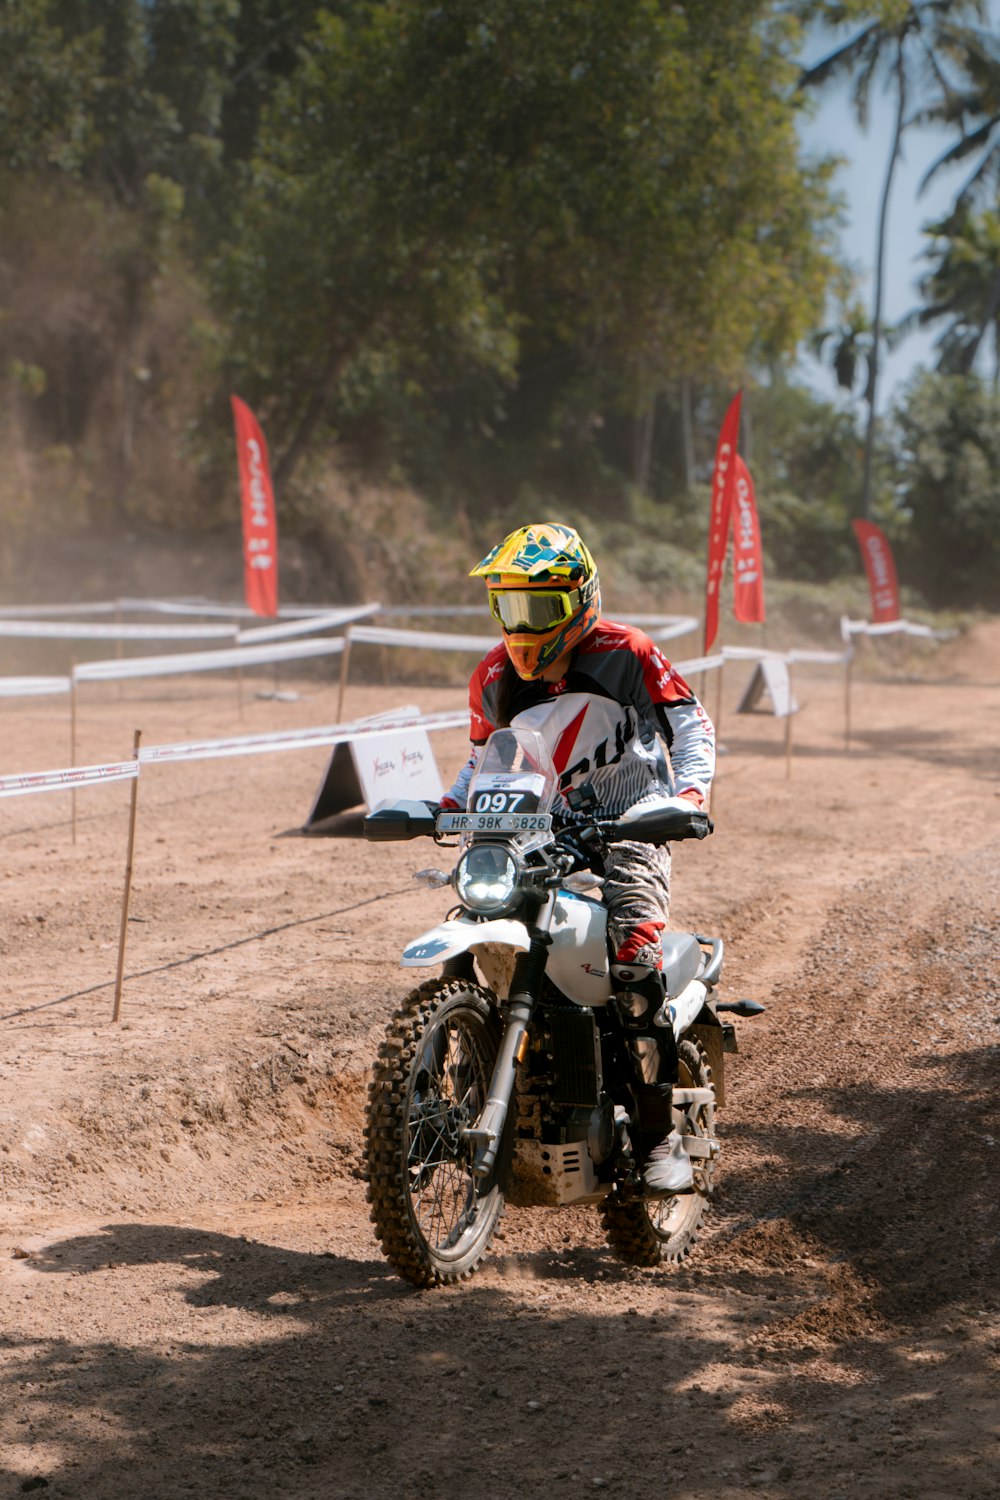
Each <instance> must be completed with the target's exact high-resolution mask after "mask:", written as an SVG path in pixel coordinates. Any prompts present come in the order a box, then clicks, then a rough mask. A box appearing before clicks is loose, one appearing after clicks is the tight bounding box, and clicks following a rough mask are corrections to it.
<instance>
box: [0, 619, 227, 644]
mask: <svg viewBox="0 0 1000 1500" xmlns="http://www.w3.org/2000/svg"><path fill="white" fill-rule="evenodd" d="M0 636H14V637H18V638H25V639H34V640H56V641H209V640H216V641H217V640H230V641H231V640H235V639H236V626H235V625H83V624H74V625H57V624H55V623H54V622H53V621H51V620H34V621H27V620H0Z"/></svg>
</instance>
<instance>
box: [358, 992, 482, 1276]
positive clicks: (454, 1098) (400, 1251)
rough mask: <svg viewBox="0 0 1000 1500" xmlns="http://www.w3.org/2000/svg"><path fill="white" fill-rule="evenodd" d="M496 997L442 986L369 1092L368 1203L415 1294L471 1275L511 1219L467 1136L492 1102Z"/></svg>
mask: <svg viewBox="0 0 1000 1500" xmlns="http://www.w3.org/2000/svg"><path fill="white" fill-rule="evenodd" d="M491 1002H492V996H491V995H490V992H489V991H488V990H484V989H480V988H479V987H478V986H477V985H471V984H467V983H464V982H461V981H456V980H447V979H442V980H434V981H432V982H431V983H429V984H425V985H422V986H421V987H420V989H418V990H414V991H413V993H412V994H410V995H408V996H407V998H406V1000H404V1002H403V1004H402V1005H401V1006H400V1008H399V1010H398V1011H397V1012H396V1014H395V1016H394V1017H393V1019H392V1020H391V1021H390V1023H389V1026H388V1029H387V1031H386V1036H385V1041H384V1042H383V1043H382V1045H381V1047H380V1048H379V1054H378V1058H377V1060H376V1063H375V1071H374V1077H373V1079H372V1082H371V1084H370V1086H369V1090H368V1116H367V1123H366V1126H365V1150H366V1157H367V1168H368V1201H369V1203H370V1204H371V1220H372V1223H373V1224H374V1225H375V1233H376V1235H377V1236H378V1238H379V1239H380V1240H381V1241H382V1250H383V1253H384V1254H385V1257H386V1259H387V1260H388V1261H389V1263H390V1265H392V1266H393V1267H394V1269H395V1270H396V1271H398V1273H399V1275H400V1276H402V1277H403V1278H404V1280H406V1281H409V1282H412V1283H413V1285H414V1286H434V1285H439V1284H441V1283H447V1282H452V1281H459V1280H461V1279H462V1278H463V1277H465V1276H469V1275H470V1274H471V1273H472V1272H473V1271H474V1270H475V1269H476V1267H477V1266H478V1264H479V1262H480V1261H481V1260H482V1258H483V1256H484V1255H485V1254H486V1251H487V1250H488V1248H489V1245H490V1242H491V1240H492V1239H493V1235H494V1232H495V1231H496V1227H497V1223H498V1221H499V1219H500V1215H501V1213H502V1212H503V1194H502V1192H501V1189H500V1186H499V1182H498V1180H497V1178H498V1173H496V1172H495V1173H493V1174H492V1175H491V1176H490V1177H487V1178H486V1179H485V1180H482V1179H480V1178H477V1177H474V1176H473V1175H472V1156H473V1152H472V1150H471V1148H470V1147H469V1145H468V1144H467V1143H466V1142H465V1141H464V1140H463V1138H462V1132H463V1130H464V1129H465V1128H466V1127H467V1126H469V1125H472V1124H474V1122H475V1120H476V1119H477V1117H478V1116H479V1114H480V1112H481V1110H482V1108H483V1105H484V1104H485V1102H486V1095H487V1092H488V1089H489V1084H490V1079H491V1078H492V1076H493V1066H494V1063H495V1062H496V1056H497V1049H498V1046H499V1041H500V1031H501V1023H500V1018H499V1016H498V1014H497V1012H496V1009H495V1007H494V1004H492V1003H491Z"/></svg>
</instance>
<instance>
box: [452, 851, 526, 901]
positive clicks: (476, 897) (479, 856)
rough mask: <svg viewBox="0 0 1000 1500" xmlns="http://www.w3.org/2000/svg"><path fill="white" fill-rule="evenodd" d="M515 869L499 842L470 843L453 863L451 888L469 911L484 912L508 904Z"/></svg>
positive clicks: (514, 878) (509, 853) (514, 885)
mask: <svg viewBox="0 0 1000 1500" xmlns="http://www.w3.org/2000/svg"><path fill="white" fill-rule="evenodd" d="M518 874H519V869H518V865H517V861H516V860H515V859H514V856H513V855H512V854H511V852H510V850H509V849H508V848H506V846H505V845H503V844H473V845H472V848H471V849H467V850H466V851H465V853H464V854H463V855H462V858H461V859H460V860H459V862H458V864H457V865H456V866H455V877H454V878H455V890H456V891H457V892H458V897H459V900H460V901H461V902H462V903H463V905H465V906H467V907H469V909H470V911H478V912H482V913H483V914H484V915H488V914H490V913H493V912H499V911H502V910H503V909H504V907H505V906H509V905H510V902H511V898H512V897H513V895H514V892H515V891H516V890H517V879H518Z"/></svg>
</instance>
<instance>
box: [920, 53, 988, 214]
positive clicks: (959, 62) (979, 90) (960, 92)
mask: <svg viewBox="0 0 1000 1500" xmlns="http://www.w3.org/2000/svg"><path fill="white" fill-rule="evenodd" d="M948 56H949V60H950V61H952V62H953V63H954V64H955V65H956V66H957V68H958V70H959V74H960V77H959V79H958V81H957V82H956V83H953V84H951V85H950V86H948V87H945V88H943V89H942V90H941V93H940V96H939V97H938V98H937V99H934V100H932V101H931V103H930V104H929V105H928V106H927V107H926V109H924V110H922V111H921V113H920V115H919V117H918V118H919V120H920V122H921V123H922V124H936V125H947V126H950V127H951V128H952V129H957V130H958V132H959V139H958V140H957V141H956V142H955V144H954V145H953V146H949V148H948V150H947V151H944V152H942V154H941V155H940V156H939V157H938V159H937V161H935V162H932V163H931V165H930V166H929V167H928V169H927V171H926V172H925V173H924V178H923V181H922V183H921V184H920V188H921V191H923V189H924V188H925V187H926V186H927V185H928V183H929V182H931V181H932V180H933V179H934V178H935V177H936V176H937V175H938V174H939V173H940V172H942V171H944V170H946V169H947V168H949V167H955V166H958V165H959V164H960V163H962V162H968V161H969V159H970V158H977V159H976V160H975V161H974V165H973V169H972V172H971V173H970V175H969V176H968V177H967V178H966V180H965V182H964V183H963V184H962V187H961V188H960V189H959V192H958V194H957V196H956V199H955V208H956V211H958V210H961V209H965V208H967V207H968V206H970V205H971V204H972V203H973V202H974V201H975V200H976V199H978V198H982V197H984V196H987V195H989V196H991V197H992V198H993V199H994V200H995V198H996V194H997V191H998V189H1000V37H998V36H995V35H994V34H993V33H992V32H988V31H981V30H979V29H978V28H975V27H969V26H961V27H956V28H955V29H954V31H953V32H952V34H951V36H950V37H949V38H948ZM991 190H992V191H991Z"/></svg>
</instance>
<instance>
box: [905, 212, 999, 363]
mask: <svg viewBox="0 0 1000 1500" xmlns="http://www.w3.org/2000/svg"><path fill="white" fill-rule="evenodd" d="M925 232H926V233H927V234H928V235H929V236H930V237H931V241H932V243H931V245H930V247H929V248H928V250H927V251H926V253H925V259H926V260H928V261H930V262H931V269H930V270H929V271H928V272H927V274H926V275H925V276H923V277H922V278H921V280H920V294H921V296H922V297H923V305H922V306H921V307H919V308H917V309H916V310H915V311H914V312H913V313H911V314H910V315H909V317H908V318H907V319H906V323H907V326H908V327H913V326H915V325H919V326H921V327H925V326H926V325H927V324H929V323H938V322H940V321H941V320H942V319H947V320H948V321H947V326H946V327H945V330H944V332H943V333H942V335H941V337H940V338H939V339H938V342H937V348H938V350H939V359H938V369H939V370H941V371H942V372H943V373H944V374H950V375H967V374H968V373H969V372H970V370H971V369H972V367H973V364H974V363H975V359H976V355H977V354H978V353H979V349H980V346H981V345H982V342H983V339H984V338H985V337H986V335H987V334H989V333H992V335H993V343H994V372H993V382H994V385H998V384H1000V213H996V212H989V211H987V212H985V213H982V214H974V213H972V212H971V210H968V209H966V210H964V211H963V210H961V209H957V210H956V211H955V212H954V213H953V214H951V215H949V216H948V218H946V219H942V220H941V221H940V222H939V223H937V224H929V225H928V226H927V228H926V231H925Z"/></svg>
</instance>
